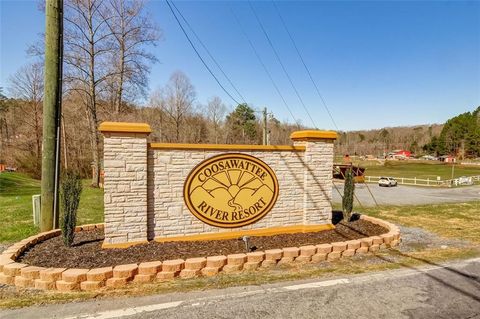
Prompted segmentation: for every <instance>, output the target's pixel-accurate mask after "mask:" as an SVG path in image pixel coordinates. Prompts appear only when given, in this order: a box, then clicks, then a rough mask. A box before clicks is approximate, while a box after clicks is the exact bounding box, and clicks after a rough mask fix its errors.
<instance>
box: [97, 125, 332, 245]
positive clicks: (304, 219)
mask: <svg viewBox="0 0 480 319" xmlns="http://www.w3.org/2000/svg"><path fill="white" fill-rule="evenodd" d="M112 124H122V123H108V125H112ZM102 125H103V124H102ZM123 125H124V126H125V125H126V126H125V127H127V128H124V129H123V131H120V132H119V131H115V132H113V130H114V128H113V129H112V127H114V126H111V127H110V128H106V127H104V128H103V129H102V126H101V127H100V130H101V131H102V132H103V133H104V136H105V139H104V172H105V190H104V191H105V242H104V245H105V246H108V245H118V244H124V243H138V242H144V241H147V240H148V239H153V238H169V237H179V236H188V235H198V234H208V233H227V232H232V231H238V230H253V229H263V228H272V227H283V226H295V225H328V224H331V212H332V208H331V204H330V202H331V199H332V186H333V185H332V165H333V140H334V138H332V137H326V138H295V139H294V145H295V146H301V148H290V149H288V148H284V149H282V148H281V147H280V148H278V149H274V148H273V147H265V149H261V150H258V149H257V150H248V147H236V146H232V147H231V148H230V149H228V148H225V149H221V148H220V147H219V149H210V148H209V147H205V148H201V146H197V145H194V146H191V147H190V148H189V147H188V145H187V146H185V145H181V144H169V145H166V144H160V145H156V144H152V145H149V144H148V143H147V136H148V133H149V132H150V131H149V128H148V131H147V132H139V131H141V130H137V131H136V132H133V133H132V132H128V125H135V124H128V123H123ZM136 125H139V124H136ZM140 125H141V124H140ZM299 133H301V132H299ZM252 148H253V147H252ZM224 153H246V154H249V155H252V156H255V157H257V158H259V159H260V160H262V161H264V162H265V163H266V164H267V165H269V166H270V167H271V168H272V170H273V171H274V172H275V174H276V176H277V179H278V182H279V196H278V199H277V202H276V204H275V206H274V207H273V209H272V210H271V211H270V212H269V213H268V214H267V215H266V216H265V217H264V218H263V219H261V220H259V221H258V222H256V223H254V224H251V225H248V226H244V227H240V228H234V229H226V228H218V227H213V226H210V225H207V224H205V223H203V222H202V221H200V220H198V219H197V218H196V217H195V216H194V215H193V214H192V213H190V211H189V210H188V208H187V206H186V205H185V202H184V198H183V186H184V182H185V180H186V178H187V176H188V174H189V173H190V171H191V170H192V169H193V168H194V167H195V166H196V165H197V164H199V163H200V162H202V161H203V160H205V159H207V158H210V157H212V156H215V155H219V154H224ZM147 180H148V182H147Z"/></svg>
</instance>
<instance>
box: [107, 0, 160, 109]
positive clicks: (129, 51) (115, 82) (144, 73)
mask: <svg viewBox="0 0 480 319" xmlns="http://www.w3.org/2000/svg"><path fill="white" fill-rule="evenodd" d="M109 10H110V11H109V14H108V16H109V17H110V18H108V17H106V18H105V21H106V23H107V25H108V27H109V29H110V31H111V33H112V34H113V35H114V38H115V40H114V44H113V45H114V51H113V55H112V73H114V74H115V76H114V77H112V79H111V81H109V82H110V89H111V90H112V91H113V92H112V93H113V94H112V98H111V101H112V104H113V107H114V110H115V113H117V114H118V113H120V112H121V110H122V103H123V101H124V100H134V98H135V97H137V96H139V95H140V96H145V95H146V89H147V87H148V74H149V72H150V64H151V63H154V62H156V61H157V59H156V58H155V56H154V55H152V54H151V53H149V52H148V51H146V50H145V47H146V46H148V45H156V42H157V41H158V40H159V38H160V32H159V30H158V28H157V27H156V26H155V25H153V23H152V22H151V19H150V18H149V17H148V16H147V15H146V14H145V13H144V11H145V2H144V1H143V0H132V1H125V0H109Z"/></svg>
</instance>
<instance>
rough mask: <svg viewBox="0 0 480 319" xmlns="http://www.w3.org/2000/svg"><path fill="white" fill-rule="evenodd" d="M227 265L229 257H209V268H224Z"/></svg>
mask: <svg viewBox="0 0 480 319" xmlns="http://www.w3.org/2000/svg"><path fill="white" fill-rule="evenodd" d="M226 263H227V256H210V257H207V267H208V268H218V269H220V268H222V267H223V266H224V265H225V264H226Z"/></svg>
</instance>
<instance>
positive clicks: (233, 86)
mask: <svg viewBox="0 0 480 319" xmlns="http://www.w3.org/2000/svg"><path fill="white" fill-rule="evenodd" d="M172 6H173V7H174V8H175V10H177V12H178V14H179V15H180V17H181V18H182V19H183V21H184V22H185V24H186V25H187V27H188V28H189V29H190V31H191V32H192V33H193V35H194V36H195V38H196V39H197V41H198V42H200V44H201V45H202V47H203V48H204V49H205V51H206V52H207V54H208V56H209V57H210V59H212V61H213V62H214V63H215V65H216V66H217V67H218V69H219V70H220V72H222V74H223V76H224V77H225V78H226V79H227V81H228V83H230V85H231V86H232V88H233V89H234V90H235V92H237V94H238V96H240V98H241V99H242V101H243V102H245V103H247V102H246V100H245V98H244V97H243V95H242V94H241V93H240V92H239V90H238V89H237V87H236V86H235V85H234V84H233V82H232V80H230V77H228V76H227V74H226V73H225V72H224V71H223V68H222V67H221V66H220V64H219V63H218V62H217V60H216V59H215V58H214V57H213V55H212V54H211V53H210V50H208V48H207V46H206V45H205V44H204V43H203V41H202V40H201V39H200V37H199V36H198V35H197V33H196V32H195V30H194V29H193V28H192V26H191V25H190V23H188V21H187V19H185V17H184V16H183V14H182V12H181V11H180V10H179V9H178V8H177V6H176V5H175V2H172Z"/></svg>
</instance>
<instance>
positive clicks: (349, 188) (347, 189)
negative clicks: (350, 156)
mask: <svg viewBox="0 0 480 319" xmlns="http://www.w3.org/2000/svg"><path fill="white" fill-rule="evenodd" d="M354 193H355V182H354V180H353V171H352V169H351V168H349V169H347V171H346V172H345V184H344V186H343V198H342V210H343V219H344V220H345V221H351V219H352V210H353V196H354Z"/></svg>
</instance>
